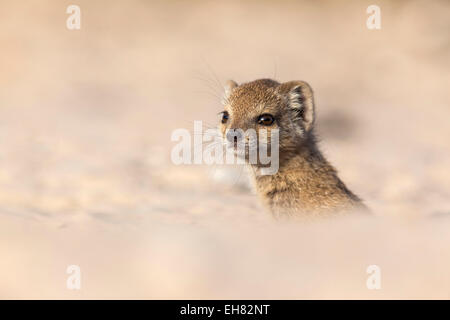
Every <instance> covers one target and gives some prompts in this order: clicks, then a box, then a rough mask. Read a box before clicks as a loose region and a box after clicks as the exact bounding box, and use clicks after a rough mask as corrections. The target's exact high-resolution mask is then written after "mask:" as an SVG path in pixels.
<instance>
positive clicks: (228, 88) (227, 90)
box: [223, 80, 238, 104]
mask: <svg viewBox="0 0 450 320" xmlns="http://www.w3.org/2000/svg"><path fill="white" fill-rule="evenodd" d="M237 86H238V84H237V83H236V82H235V81H233V80H228V81H227V82H226V83H225V87H224V89H225V94H224V96H223V101H224V104H226V101H227V100H228V98H229V97H230V95H231V92H233V89H234V88H236V87H237Z"/></svg>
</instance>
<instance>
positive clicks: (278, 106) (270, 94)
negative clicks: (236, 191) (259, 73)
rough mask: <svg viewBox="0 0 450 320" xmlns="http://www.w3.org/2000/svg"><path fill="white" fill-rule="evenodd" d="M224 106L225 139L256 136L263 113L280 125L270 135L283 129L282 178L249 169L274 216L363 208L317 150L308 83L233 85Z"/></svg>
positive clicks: (278, 173)
mask: <svg viewBox="0 0 450 320" xmlns="http://www.w3.org/2000/svg"><path fill="white" fill-rule="evenodd" d="M224 105H225V110H226V111H227V112H228V113H229V119H228V120H227V122H226V123H225V124H222V125H221V131H222V134H223V135H225V133H226V130H227V129H237V128H239V129H242V130H244V131H245V130H247V129H250V128H252V129H255V130H257V131H258V129H260V125H258V124H257V122H256V121H255V119H256V118H257V117H258V116H259V115H261V114H263V113H269V114H272V115H273V116H274V117H275V119H276V121H275V122H274V123H273V125H271V126H269V127H265V128H266V129H268V132H269V135H270V130H271V129H273V128H277V129H279V155H280V157H279V170H278V172H277V173H275V174H273V175H261V174H259V172H260V171H259V169H260V165H258V164H253V165H251V168H252V171H253V173H254V182H255V186H256V191H257V193H258V195H259V196H260V197H261V198H262V200H263V202H264V203H265V204H266V205H267V206H268V208H269V209H270V210H271V212H272V213H273V214H274V215H275V216H278V217H282V216H308V217H310V216H311V215H317V214H318V215H334V214H336V213H342V212H347V211H349V210H353V209H358V208H365V206H364V205H363V204H362V202H361V200H360V199H359V198H358V197H357V196H356V195H354V194H353V193H352V192H351V191H350V190H349V189H347V187H346V186H345V184H344V183H343V182H342V181H341V180H340V179H339V178H338V176H337V172H336V170H335V169H334V168H333V167H332V166H331V165H330V164H329V163H328V161H327V160H326V159H325V158H324V157H323V155H322V154H321V152H320V151H319V149H318V148H317V144H316V139H315V135H314V120H315V114H314V111H315V110H314V100H313V92H312V90H311V88H310V86H309V85H308V84H307V83H306V82H302V81H291V82H287V83H283V84H280V83H278V82H276V81H274V80H270V79H261V80H256V81H253V82H249V83H245V84H242V85H239V86H238V85H237V84H236V83H235V82H233V81H229V82H228V85H227V88H226V95H225V99H224ZM258 139H259V138H258Z"/></svg>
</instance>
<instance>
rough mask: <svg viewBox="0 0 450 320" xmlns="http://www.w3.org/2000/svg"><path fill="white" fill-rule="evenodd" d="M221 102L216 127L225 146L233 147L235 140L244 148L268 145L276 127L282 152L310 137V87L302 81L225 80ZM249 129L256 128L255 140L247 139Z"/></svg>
mask: <svg viewBox="0 0 450 320" xmlns="http://www.w3.org/2000/svg"><path fill="white" fill-rule="evenodd" d="M223 104H224V111H222V112H221V124H220V125H219V129H220V131H221V133H222V137H223V139H224V141H225V144H226V145H227V147H229V148H232V147H234V149H235V150H236V149H238V148H237V147H238V146H239V144H247V147H246V148H247V149H245V150H246V151H247V152H248V150H249V149H248V148H250V149H254V148H257V146H261V145H265V146H267V147H268V146H269V145H270V144H271V139H270V137H272V133H275V132H276V131H274V130H275V129H277V130H278V141H279V154H280V156H282V155H286V154H289V153H290V152H295V150H298V148H299V147H300V146H301V145H302V144H304V143H305V142H307V141H309V140H310V139H311V138H312V130H313V125H314V101H313V92H312V89H311V87H310V86H309V85H308V84H307V83H306V82H303V81H290V82H286V83H282V84H280V83H278V82H276V81H274V80H270V79H261V80H256V81H252V82H249V83H244V84H241V85H238V84H237V83H236V82H234V81H228V82H227V85H226V88H225V95H224V99H223ZM239 129H240V130H239ZM249 129H252V130H253V132H256V139H257V143H252V141H249V136H248V135H247V134H246V133H247V132H249V131H252V130H249ZM242 132H244V133H245V134H244V136H242ZM246 154H247V153H246ZM238 155H239V154H238ZM247 156H248V154H247ZM247 156H246V157H247Z"/></svg>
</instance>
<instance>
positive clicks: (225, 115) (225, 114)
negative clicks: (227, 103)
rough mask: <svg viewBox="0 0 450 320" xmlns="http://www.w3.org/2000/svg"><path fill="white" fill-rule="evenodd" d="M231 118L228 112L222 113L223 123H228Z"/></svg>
mask: <svg viewBox="0 0 450 320" xmlns="http://www.w3.org/2000/svg"><path fill="white" fill-rule="evenodd" d="M229 117H230V115H229V114H228V112H227V111H223V112H222V123H227V121H228V118H229Z"/></svg>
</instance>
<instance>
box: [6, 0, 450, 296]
mask: <svg viewBox="0 0 450 320" xmlns="http://www.w3.org/2000/svg"><path fill="white" fill-rule="evenodd" d="M69 4H71V3H69V2H67V3H66V2H65V1H29V2H19V1H10V0H3V1H1V3H0V21H1V22H0V47H1V53H0V56H1V59H0V101H1V102H0V143H1V144H0V145H1V152H0V298H8V299H9V298H63V299H72V298H74V299H78V298H89V299H90V298H215V299H217V298H236V299H240V298H271V299H280V298H289V299H298V298H306V299H309V298H370V299H380V298H406V299H408V298H439V299H442V298H446V299H448V298H450V275H449V272H448V271H449V270H450V232H449V228H450V139H449V137H450V126H449V117H450V107H449V102H450V94H449V91H448V85H449V83H450V74H449V70H450V69H449V66H450V59H449V56H450V42H449V41H450V36H449V31H450V20H449V19H448V16H449V14H450V5H449V3H448V2H446V1H395V2H394V1H392V2H386V1H377V4H378V5H379V6H380V7H381V14H382V29H381V30H376V31H375V30H368V29H367V28H366V19H367V17H368V15H367V14H366V8H367V6H368V5H370V4H373V3H372V1H355V2H350V1H345V2H344V1H343V2H337V1H332V2H331V1H329V2H328V1H314V2H312V1H311V2H301V1H277V2H275V1H249V2H245V3H241V1H239V2H238V1H227V2H218V1H214V2H212V1H209V2H208V1H195V2H192V3H191V2H189V3H188V2H182V1H179V2H177V1H161V2H153V1H152V2H150V1H148V2H144V1H127V2H126V4H125V2H122V1H87V0H85V1H82V0H80V1H77V4H78V5H79V6H80V7H81V13H82V25H81V30H78V31H69V30H68V29H67V28H66V19H67V17H68V14H66V13H65V11H66V7H67V6H68V5H69ZM261 77H274V78H276V79H278V80H279V81H288V80H294V79H298V80H305V81H308V82H309V83H310V84H311V85H312V87H313V88H314V90H315V94H316V103H317V109H318V126H319V133H320V137H321V140H322V141H321V144H320V145H321V149H322V150H323V151H324V153H325V154H326V155H327V156H328V158H329V159H330V161H331V162H332V163H333V164H334V165H335V166H336V167H337V168H338V169H339V172H340V175H341V177H342V179H343V180H344V181H345V182H346V183H347V184H348V186H349V187H350V188H351V189H352V190H354V191H355V192H356V193H357V194H358V195H360V196H361V197H362V198H363V199H365V201H366V203H367V204H368V206H369V207H371V209H372V210H373V212H374V214H373V216H372V217H370V218H346V219H341V220H333V221H320V222H317V223H311V224H299V223H282V222H275V221H273V220H272V219H271V218H270V216H268V214H267V213H266V212H264V210H263V209H262V208H261V206H260V204H259V203H258V201H257V200H256V198H255V196H254V195H253V194H252V193H251V192H250V191H249V190H248V188H246V186H245V184H244V183H243V182H242V180H243V179H244V178H245V175H243V174H241V170H240V168H237V169H231V168H225V169H224V168H220V167H207V166H202V165H200V166H175V165H173V164H172V163H171V161H170V151H171V148H172V147H173V145H174V143H172V142H171V141H170V135H171V133H172V131H173V130H174V129H176V128H186V129H189V130H192V128H193V121H194V120H203V121H204V122H205V124H206V125H208V126H214V125H215V124H216V122H217V116H216V114H217V112H219V111H221V105H220V99H219V97H220V95H221V90H222V89H221V85H220V83H223V82H224V81H225V80H226V79H228V78H232V79H234V80H236V81H238V82H244V81H250V80H253V79H256V78H261ZM69 265H78V266H80V268H81V279H82V280H81V290H68V289H67V287H66V280H67V277H68V274H66V268H67V266H69ZM369 265H378V266H379V267H380V269H381V289H380V290H368V288H367V287H366V280H367V278H368V276H369V275H368V274H367V273H366V268H367V266H369Z"/></svg>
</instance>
